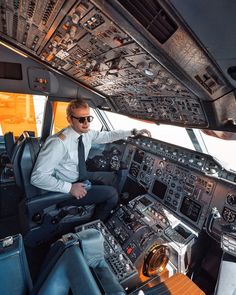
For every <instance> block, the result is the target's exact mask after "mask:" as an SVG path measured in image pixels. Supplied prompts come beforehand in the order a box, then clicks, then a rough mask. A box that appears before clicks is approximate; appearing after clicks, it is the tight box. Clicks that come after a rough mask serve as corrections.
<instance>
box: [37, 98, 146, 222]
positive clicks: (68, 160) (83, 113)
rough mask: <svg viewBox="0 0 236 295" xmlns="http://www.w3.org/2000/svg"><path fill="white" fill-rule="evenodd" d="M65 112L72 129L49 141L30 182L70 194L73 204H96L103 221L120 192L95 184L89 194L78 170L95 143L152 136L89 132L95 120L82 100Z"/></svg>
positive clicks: (71, 104)
mask: <svg viewBox="0 0 236 295" xmlns="http://www.w3.org/2000/svg"><path fill="white" fill-rule="evenodd" d="M66 112H67V120H68V123H69V125H70V126H68V127H67V128H65V129H63V130H61V131H60V132H59V133H57V134H54V135H53V136H50V137H49V138H48V139H47V140H46V142H45V144H44V146H43V147H42V149H41V151H40V153H39V156H38V158H37V161H36V163H35V166H34V169H33V172H32V175H31V183H32V184H33V185H34V186H37V187H39V188H41V189H45V190H48V191H58V192H62V193H70V194H71V195H72V196H73V197H74V198H75V199H74V201H70V204H74V205H78V206H80V205H89V204H96V209H95V213H94V216H93V218H94V219H95V218H99V219H101V220H103V221H104V220H106V219H107V217H108V216H109V214H110V211H111V210H112V209H113V208H114V207H115V206H116V204H117V202H118V193H117V191H116V189H115V188H114V187H112V186H109V185H92V187H91V189H90V190H88V191H87V190H86V188H85V184H84V183H83V182H82V181H83V180H86V179H83V177H84V176H83V177H82V176H81V175H80V174H82V172H81V171H79V167H81V165H82V164H83V163H82V162H84V160H86V159H87V156H88V153H89V150H90V148H91V145H92V144H95V143H96V144H102V143H110V142H113V141H116V140H119V139H125V138H126V137H128V136H131V135H139V134H147V135H148V136H150V135H151V134H150V132H149V131H148V130H146V129H142V130H139V131H138V130H136V129H134V130H132V131H124V130H115V131H102V132H99V131H95V130H90V128H89V127H90V122H91V121H92V119H93V117H92V116H90V108H89V105H88V104H87V103H86V101H85V100H82V99H78V100H73V101H71V102H70V103H69V105H68V107H67V110H66ZM79 138H80V139H79ZM79 141H80V142H81V141H82V142H83V146H84V147H83V148H84V155H83V157H84V159H83V160H81V162H80V163H79V158H80V156H81V154H80V153H82V152H81V151H80V150H79V152H78V142H79ZM78 154H79V156H78ZM82 166H83V165H82ZM80 169H81V168H80ZM83 173H84V171H83Z"/></svg>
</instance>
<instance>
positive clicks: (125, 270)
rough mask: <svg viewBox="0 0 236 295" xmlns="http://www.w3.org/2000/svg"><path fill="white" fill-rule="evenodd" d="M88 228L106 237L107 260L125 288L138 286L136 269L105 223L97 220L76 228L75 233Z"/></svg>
mask: <svg viewBox="0 0 236 295" xmlns="http://www.w3.org/2000/svg"><path fill="white" fill-rule="evenodd" d="M88 228H95V229H97V230H99V231H100V232H101V233H102V235H103V237H104V250H105V259H106V261H107V263H108V265H109V266H110V268H111V270H112V271H113V273H114V274H115V275H116V277H117V279H118V281H119V282H120V284H121V285H122V286H123V288H124V289H125V290H130V289H133V288H134V287H135V286H136V285H138V282H139V280H138V271H137V269H136V267H135V266H134V264H133V263H132V262H131V260H130V259H129V258H128V256H127V255H126V254H125V253H124V251H123V249H122V247H121V246H120V244H119V243H118V242H117V240H116V239H115V238H114V236H113V235H112V234H111V233H110V232H109V230H108V229H107V227H106V226H105V225H104V223H103V222H102V221H100V220H96V221H93V222H89V223H86V224H84V225H80V226H78V227H76V228H75V231H76V232H80V231H83V230H85V229H88Z"/></svg>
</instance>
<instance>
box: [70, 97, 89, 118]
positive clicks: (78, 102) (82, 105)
mask: <svg viewBox="0 0 236 295" xmlns="http://www.w3.org/2000/svg"><path fill="white" fill-rule="evenodd" d="M88 107H89V105H88V104H87V102H86V100H85V99H83V98H78V99H74V100H72V101H70V103H69V104H68V106H67V108H66V115H67V117H70V116H71V115H72V114H73V110H75V109H86V108H88Z"/></svg>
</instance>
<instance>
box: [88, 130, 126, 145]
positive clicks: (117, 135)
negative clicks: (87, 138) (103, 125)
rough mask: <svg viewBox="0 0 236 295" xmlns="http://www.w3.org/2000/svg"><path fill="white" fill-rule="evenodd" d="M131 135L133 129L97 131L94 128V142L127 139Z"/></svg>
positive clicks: (100, 142)
mask: <svg viewBox="0 0 236 295" xmlns="http://www.w3.org/2000/svg"><path fill="white" fill-rule="evenodd" d="M128 136H131V131H130V130H128V131H126V130H114V131H102V132H99V131H95V130H93V140H92V142H93V143H97V144H102V143H109V142H113V141H116V140H120V139H125V138H127V137H128Z"/></svg>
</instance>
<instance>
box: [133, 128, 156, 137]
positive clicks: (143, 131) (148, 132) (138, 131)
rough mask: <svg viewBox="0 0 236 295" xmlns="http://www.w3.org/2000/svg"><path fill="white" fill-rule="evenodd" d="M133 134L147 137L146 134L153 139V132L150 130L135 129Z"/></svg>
mask: <svg viewBox="0 0 236 295" xmlns="http://www.w3.org/2000/svg"><path fill="white" fill-rule="evenodd" d="M132 133H133V135H134V136H138V135H145V134H146V135H147V136H148V137H151V136H152V134H151V132H150V131H149V130H147V129H141V130H137V129H133V130H132Z"/></svg>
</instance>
